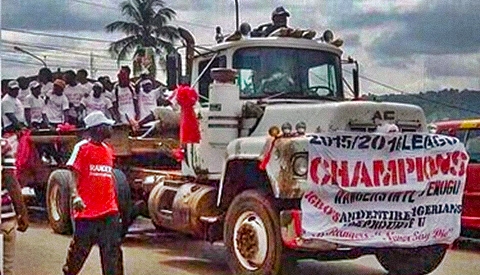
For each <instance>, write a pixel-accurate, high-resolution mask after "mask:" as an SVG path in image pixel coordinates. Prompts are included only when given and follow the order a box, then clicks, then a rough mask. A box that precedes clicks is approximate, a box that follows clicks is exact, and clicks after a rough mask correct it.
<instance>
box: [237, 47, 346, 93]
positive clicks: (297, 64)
mask: <svg viewBox="0 0 480 275" xmlns="http://www.w3.org/2000/svg"><path fill="white" fill-rule="evenodd" d="M233 67H234V68H235V69H237V70H238V71H239V79H238V83H239V85H240V91H241V98H242V99H250V98H265V97H270V96H274V97H275V98H294V99H295V98H299V99H319V98H322V97H337V98H343V88H342V82H341V68H340V57H339V56H337V55H335V54H333V53H329V52H325V51H319V50H309V49H292V48H272V47H265V48H245V49H240V50H237V51H236V52H235V54H234V56H233Z"/></svg>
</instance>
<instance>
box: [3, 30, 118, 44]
mask: <svg viewBox="0 0 480 275" xmlns="http://www.w3.org/2000/svg"><path fill="white" fill-rule="evenodd" d="M2 30H3V31H10V32H16V33H26V34H31V35H37V36H46V37H55V38H64V39H72V40H80V41H89V42H98V43H112V42H115V41H112V40H104V39H95V38H87V37H79V36H69V35H63V34H53V33H47V32H38V31H29V30H24V29H14V28H2Z"/></svg>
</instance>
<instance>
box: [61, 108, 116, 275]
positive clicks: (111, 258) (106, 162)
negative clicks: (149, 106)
mask: <svg viewBox="0 0 480 275" xmlns="http://www.w3.org/2000/svg"><path fill="white" fill-rule="evenodd" d="M84 121H85V126H86V128H87V131H88V134H89V136H90V138H89V139H85V140H82V141H80V142H79V143H77V144H76V145H75V147H74V149H73V152H72V154H71V156H70V159H69V160H68V162H67V166H68V167H69V168H70V169H71V170H72V174H73V181H71V183H70V192H71V197H72V208H73V210H74V212H73V216H74V219H75V229H74V235H73V240H72V241H71V243H70V247H69V249H68V254H67V259H66V263H65V265H64V267H63V272H64V274H65V275H76V274H78V273H79V272H80V270H81V269H82V266H83V264H84V263H85V260H86V259H87V257H88V254H89V253H90V250H91V248H92V246H93V245H94V244H98V246H99V248H100V257H101V263H102V270H103V274H104V275H121V274H123V259H122V258H123V255H122V254H123V253H122V250H121V247H120V246H121V238H122V236H121V233H122V225H121V222H120V214H119V206H118V201H117V194H116V191H115V186H114V184H115V183H114V179H113V149H112V148H111V147H110V146H109V145H107V144H106V143H105V139H107V138H110V137H111V135H112V125H113V124H114V123H115V121H113V120H110V119H108V118H107V117H106V116H105V115H104V114H103V113H102V112H100V111H94V112H92V113H90V114H89V115H87V116H86V117H85V119H84Z"/></svg>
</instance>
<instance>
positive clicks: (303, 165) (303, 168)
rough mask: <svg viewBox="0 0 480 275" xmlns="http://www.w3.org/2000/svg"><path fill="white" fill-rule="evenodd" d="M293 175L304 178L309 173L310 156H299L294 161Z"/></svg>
mask: <svg viewBox="0 0 480 275" xmlns="http://www.w3.org/2000/svg"><path fill="white" fill-rule="evenodd" d="M292 166H293V173H294V174H295V175H296V176H299V177H304V176H305V175H307V171H308V156H307V154H297V155H295V156H294V157H293V160H292Z"/></svg>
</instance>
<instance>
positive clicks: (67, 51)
mask: <svg viewBox="0 0 480 275" xmlns="http://www.w3.org/2000/svg"><path fill="white" fill-rule="evenodd" d="M2 42H3V43H4V44H8V45H14V46H22V47H30V48H37V49H43V50H49V51H59V52H64V53H69V54H76V55H83V56H90V53H88V52H78V51H72V50H66V49H62V48H57V47H53V46H37V45H33V44H27V43H21V42H12V41H8V40H2ZM97 50H98V49H97ZM93 57H95V58H101V59H107V60H116V59H115V58H113V57H111V56H106V55H98V54H93ZM122 61H128V60H126V59H123V60H122Z"/></svg>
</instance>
